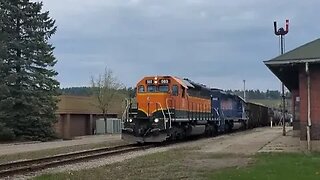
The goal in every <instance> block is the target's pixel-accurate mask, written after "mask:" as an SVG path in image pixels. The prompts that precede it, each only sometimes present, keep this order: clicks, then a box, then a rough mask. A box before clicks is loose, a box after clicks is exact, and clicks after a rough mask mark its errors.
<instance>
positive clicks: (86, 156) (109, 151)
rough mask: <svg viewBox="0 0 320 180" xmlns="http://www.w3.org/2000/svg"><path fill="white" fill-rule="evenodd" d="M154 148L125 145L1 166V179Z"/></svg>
mask: <svg viewBox="0 0 320 180" xmlns="http://www.w3.org/2000/svg"><path fill="white" fill-rule="evenodd" d="M151 147H154V146H153V145H145V146H137V145H123V146H117V147H106V148H97V149H91V150H84V151H77V152H71V153H66V154H59V155H54V156H49V157H44V158H38V159H30V160H22V161H15V162H9V163H3V164H0V178H1V177H9V176H13V175H17V174H23V173H28V172H34V171H38V170H42V169H46V168H50V167H56V166H60V165H65V164H71V163H76V162H81V161H84V160H90V159H97V158H101V157H107V156H111V155H117V154H123V153H127V152H132V151H139V150H144V149H148V148H151Z"/></svg>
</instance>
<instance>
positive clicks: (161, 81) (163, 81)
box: [160, 79, 169, 84]
mask: <svg viewBox="0 0 320 180" xmlns="http://www.w3.org/2000/svg"><path fill="white" fill-rule="evenodd" d="M160 83H161V84H169V79H161V80H160Z"/></svg>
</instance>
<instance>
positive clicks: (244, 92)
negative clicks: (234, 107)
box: [243, 80, 246, 101]
mask: <svg viewBox="0 0 320 180" xmlns="http://www.w3.org/2000/svg"><path fill="white" fill-rule="evenodd" d="M243 99H244V101H246V80H243Z"/></svg>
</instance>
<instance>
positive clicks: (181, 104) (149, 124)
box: [122, 76, 264, 143]
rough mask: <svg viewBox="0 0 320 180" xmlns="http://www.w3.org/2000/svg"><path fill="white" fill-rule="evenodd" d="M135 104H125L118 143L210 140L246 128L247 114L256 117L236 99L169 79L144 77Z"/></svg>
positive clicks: (193, 84)
mask: <svg viewBox="0 0 320 180" xmlns="http://www.w3.org/2000/svg"><path fill="white" fill-rule="evenodd" d="M136 102H137V103H136V105H135V106H134V105H133V104H132V103H129V104H128V106H127V108H126V111H125V113H124V118H123V119H124V121H123V129H122V139H124V140H127V141H131V142H140V143H144V142H162V141H166V140H175V139H182V138H186V137H189V136H192V135H202V134H205V135H208V136H213V135H215V134H217V133H225V132H229V131H231V130H232V129H235V128H241V127H242V128H246V127H247V126H248V125H249V124H250V118H248V117H249V116H248V115H247V112H249V113H251V116H252V117H253V118H254V117H255V116H256V115H255V113H253V111H255V110H248V109H247V104H246V102H245V101H244V100H243V99H241V98H240V97H239V96H236V95H233V94H228V93H226V92H224V91H222V90H219V89H210V88H208V87H206V86H205V85H202V84H198V83H195V82H193V81H191V80H189V79H180V78H177V77H173V76H149V77H144V78H143V79H142V80H141V81H139V82H138V84H137V92H136ZM263 115H264V114H263ZM259 122H262V121H260V120H259ZM248 123H249V124H248ZM256 125H257V124H256V123H255V122H252V126H256ZM250 126H251V125H250Z"/></svg>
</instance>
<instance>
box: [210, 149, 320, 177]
mask: <svg viewBox="0 0 320 180" xmlns="http://www.w3.org/2000/svg"><path fill="white" fill-rule="evenodd" d="M208 177H209V179H214V180H251V179H256V180H278V179H279V180H287V179H288V180H307V179H308V180H309V179H310V180H313V179H314V180H319V179H320V154H312V155H305V154H298V153H292V154H291V153H290V154H289V153H286V154H284V153H272V154H258V155H256V162H255V163H254V164H252V165H250V166H249V167H244V168H239V169H234V168H229V169H224V170H221V171H217V172H213V173H211V174H209V176H208Z"/></svg>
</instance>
